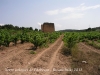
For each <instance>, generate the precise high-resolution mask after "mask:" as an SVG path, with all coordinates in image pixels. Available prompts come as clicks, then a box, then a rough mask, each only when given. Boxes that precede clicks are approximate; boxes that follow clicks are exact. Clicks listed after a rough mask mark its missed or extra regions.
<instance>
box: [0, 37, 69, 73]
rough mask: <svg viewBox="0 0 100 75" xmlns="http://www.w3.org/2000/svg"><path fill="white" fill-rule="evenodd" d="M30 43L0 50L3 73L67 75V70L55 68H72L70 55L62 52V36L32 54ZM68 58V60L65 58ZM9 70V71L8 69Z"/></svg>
mask: <svg viewBox="0 0 100 75" xmlns="http://www.w3.org/2000/svg"><path fill="white" fill-rule="evenodd" d="M31 46H32V44H30V43H25V44H24V45H17V46H16V47H10V48H7V50H4V51H1V52H0V59H1V60H0V66H1V67H0V74H1V75H55V74H56V75H66V73H67V72H66V71H64V72H61V71H60V74H59V71H53V69H62V68H70V66H69V65H70V64H69V61H68V60H67V59H68V57H65V56H64V55H62V54H61V53H60V50H61V48H62V46H63V42H62V36H61V37H60V38H59V39H58V40H57V41H56V42H55V43H53V44H52V45H50V47H48V48H45V49H39V50H37V53H36V54H33V55H32V54H30V53H29V50H28V49H29V48H30V47H31ZM65 59H66V60H65ZM8 70H9V71H8Z"/></svg>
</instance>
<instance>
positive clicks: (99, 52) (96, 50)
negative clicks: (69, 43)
mask: <svg viewBox="0 0 100 75" xmlns="http://www.w3.org/2000/svg"><path fill="white" fill-rule="evenodd" d="M80 44H81V45H82V46H84V47H86V48H87V49H89V50H91V51H93V52H95V53H98V54H100V51H99V50H98V49H95V48H91V47H89V46H87V45H86V44H84V43H80Z"/></svg>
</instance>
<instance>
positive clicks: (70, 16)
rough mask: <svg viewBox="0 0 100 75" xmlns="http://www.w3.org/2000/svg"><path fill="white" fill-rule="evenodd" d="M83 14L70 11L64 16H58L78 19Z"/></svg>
mask: <svg viewBox="0 0 100 75" xmlns="http://www.w3.org/2000/svg"><path fill="white" fill-rule="evenodd" d="M83 16H84V14H82V13H71V14H69V15H67V16H65V17H62V18H60V19H59V20H66V19H78V18H83Z"/></svg>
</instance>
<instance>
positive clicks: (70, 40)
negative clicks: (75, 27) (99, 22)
mask: <svg viewBox="0 0 100 75" xmlns="http://www.w3.org/2000/svg"><path fill="white" fill-rule="evenodd" d="M0 59H1V60H0V66H1V67H0V74H1V75H99V74H100V32H99V31H89V32H56V31H55V32H52V33H43V32H41V31H34V30H27V29H26V30H18V31H17V30H7V29H1V30H0ZM76 68H78V71H77V70H76ZM70 69H71V70H73V71H71V70H70Z"/></svg>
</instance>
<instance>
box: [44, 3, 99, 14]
mask: <svg viewBox="0 0 100 75" xmlns="http://www.w3.org/2000/svg"><path fill="white" fill-rule="evenodd" d="M99 7H100V5H94V6H85V3H82V4H80V5H79V6H77V7H66V8H62V9H56V10H50V11H46V12H45V13H46V14H47V15H58V14H64V13H72V12H73V13H74V12H82V11H86V10H90V9H96V8H99Z"/></svg>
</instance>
